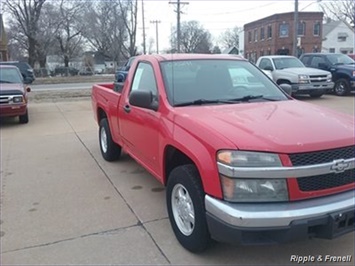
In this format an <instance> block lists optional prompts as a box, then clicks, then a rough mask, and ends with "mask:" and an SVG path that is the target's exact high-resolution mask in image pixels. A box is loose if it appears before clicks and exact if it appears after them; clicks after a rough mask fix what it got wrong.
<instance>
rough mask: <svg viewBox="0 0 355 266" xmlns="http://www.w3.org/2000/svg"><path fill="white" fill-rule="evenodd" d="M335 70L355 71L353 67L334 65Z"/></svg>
mask: <svg viewBox="0 0 355 266" xmlns="http://www.w3.org/2000/svg"><path fill="white" fill-rule="evenodd" d="M334 67H335V68H337V69H344V70H348V71H354V70H355V65H354V64H352V65H335V66H334Z"/></svg>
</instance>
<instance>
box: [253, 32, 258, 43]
mask: <svg viewBox="0 0 355 266" xmlns="http://www.w3.org/2000/svg"><path fill="white" fill-rule="evenodd" d="M257 41H258V30H254V42H257Z"/></svg>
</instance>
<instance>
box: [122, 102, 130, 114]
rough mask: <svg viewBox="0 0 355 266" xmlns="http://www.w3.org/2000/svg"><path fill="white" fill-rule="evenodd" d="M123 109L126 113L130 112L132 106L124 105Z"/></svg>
mask: <svg viewBox="0 0 355 266" xmlns="http://www.w3.org/2000/svg"><path fill="white" fill-rule="evenodd" d="M123 110H124V111H125V112H126V113H129V112H130V111H131V107H130V106H129V105H128V104H126V105H125V106H124V107H123Z"/></svg>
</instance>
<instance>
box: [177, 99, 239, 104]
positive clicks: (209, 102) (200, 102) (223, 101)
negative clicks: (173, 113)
mask: <svg viewBox="0 0 355 266" xmlns="http://www.w3.org/2000/svg"><path fill="white" fill-rule="evenodd" d="M212 103H229V104H230V103H233V102H232V101H229V100H206V99H198V100H194V101H190V102H183V103H176V104H174V106H189V105H203V104H212Z"/></svg>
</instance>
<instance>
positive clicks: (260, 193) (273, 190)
mask: <svg viewBox="0 0 355 266" xmlns="http://www.w3.org/2000/svg"><path fill="white" fill-rule="evenodd" d="M221 183H222V190H223V196H224V199H225V200H226V201H231V202H276V201H278V202H280V201H288V190H287V184H286V180H285V179H266V178H265V179H250V178H249V179H245V178H243V179H239V178H236V179H234V178H229V177H226V176H224V175H221Z"/></svg>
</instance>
